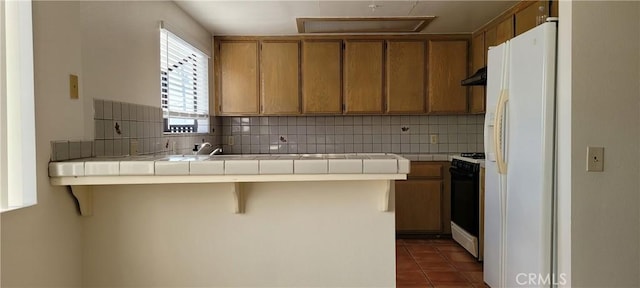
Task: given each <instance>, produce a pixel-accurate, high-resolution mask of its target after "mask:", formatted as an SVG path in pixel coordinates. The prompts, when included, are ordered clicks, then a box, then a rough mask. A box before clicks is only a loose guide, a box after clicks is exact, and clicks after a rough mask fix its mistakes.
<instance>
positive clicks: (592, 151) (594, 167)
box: [587, 146, 604, 172]
mask: <svg viewBox="0 0 640 288" xmlns="http://www.w3.org/2000/svg"><path fill="white" fill-rule="evenodd" d="M587 171H589V172H602V171H604V147H591V146H589V147H587Z"/></svg>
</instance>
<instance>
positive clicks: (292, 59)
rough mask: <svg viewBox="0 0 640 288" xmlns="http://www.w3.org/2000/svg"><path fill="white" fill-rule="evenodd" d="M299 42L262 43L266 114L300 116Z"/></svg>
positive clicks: (263, 101) (262, 98)
mask: <svg viewBox="0 0 640 288" xmlns="http://www.w3.org/2000/svg"><path fill="white" fill-rule="evenodd" d="M299 60H300V54H299V47H298V41H278V42H267V41H264V42H262V48H261V54H260V62H261V67H260V80H261V83H260V84H261V85H260V87H261V90H260V95H261V100H262V113H263V114H299V113H300V85H299V81H298V79H299V75H300V71H299V63H300V61H299Z"/></svg>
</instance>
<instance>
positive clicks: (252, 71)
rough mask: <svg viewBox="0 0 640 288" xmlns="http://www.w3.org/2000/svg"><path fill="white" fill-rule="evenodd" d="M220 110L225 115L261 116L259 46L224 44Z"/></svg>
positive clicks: (232, 42)
mask: <svg viewBox="0 0 640 288" xmlns="http://www.w3.org/2000/svg"><path fill="white" fill-rule="evenodd" d="M219 49H220V50H219V54H220V55H218V59H219V61H220V62H219V63H220V66H219V67H220V90H219V91H220V96H219V99H218V100H219V104H220V106H219V110H220V113H222V114H258V113H259V106H260V104H259V96H258V42H257V41H221V42H220V46H219Z"/></svg>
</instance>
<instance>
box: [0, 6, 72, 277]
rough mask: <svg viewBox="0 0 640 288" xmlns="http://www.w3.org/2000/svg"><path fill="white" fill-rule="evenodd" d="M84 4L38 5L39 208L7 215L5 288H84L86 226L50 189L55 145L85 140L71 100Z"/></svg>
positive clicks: (65, 197) (67, 199)
mask: <svg viewBox="0 0 640 288" xmlns="http://www.w3.org/2000/svg"><path fill="white" fill-rule="evenodd" d="M79 12H80V3H79V2H66V3H63V2H57V3H52V2H34V3H33V33H34V66H35V67H34V70H35V99H36V148H37V153H36V161H37V162H36V163H37V165H36V167H37V179H34V181H37V186H38V205H36V206H33V207H29V208H24V209H20V210H16V211H11V212H7V213H4V214H2V241H1V243H2V244H1V246H2V248H1V250H2V253H1V255H2V284H1V285H2V287H43V286H48V287H80V286H81V279H82V276H81V273H82V266H81V252H82V249H81V248H82V238H81V220H80V218H79V217H78V216H77V213H76V207H75V204H74V202H73V199H72V197H71V196H70V195H69V193H68V192H67V190H66V188H64V187H52V186H50V185H49V177H48V172H47V169H48V167H47V163H48V161H49V152H50V144H49V141H51V140H55V139H61V138H62V139H81V138H82V137H83V109H82V102H81V101H79V100H70V99H69V96H68V95H69V84H68V83H69V82H68V81H69V80H68V79H69V74H70V73H73V74H81V72H82V71H81V70H82V67H81V58H80V52H81V50H80V43H81V38H80V33H79V30H78V27H79V25H80V18H79V16H78V15H79Z"/></svg>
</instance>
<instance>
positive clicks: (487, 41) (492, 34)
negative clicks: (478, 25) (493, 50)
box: [484, 26, 498, 62]
mask: <svg viewBox="0 0 640 288" xmlns="http://www.w3.org/2000/svg"><path fill="white" fill-rule="evenodd" d="M497 36H498V29H497V27H496V26H493V27H491V28H489V29H487V31H485V32H484V59H486V60H487V62H489V47H491V46H496V45H498V39H497Z"/></svg>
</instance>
